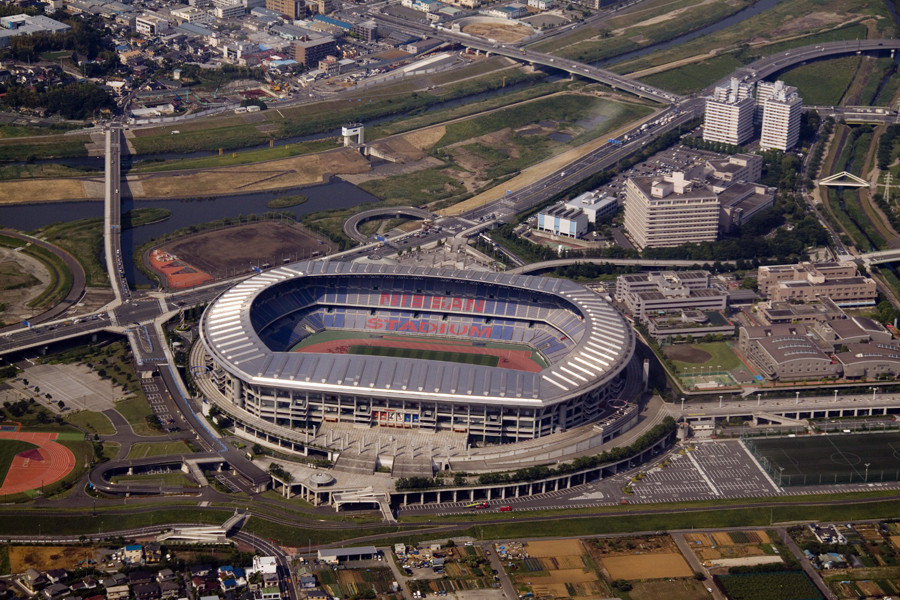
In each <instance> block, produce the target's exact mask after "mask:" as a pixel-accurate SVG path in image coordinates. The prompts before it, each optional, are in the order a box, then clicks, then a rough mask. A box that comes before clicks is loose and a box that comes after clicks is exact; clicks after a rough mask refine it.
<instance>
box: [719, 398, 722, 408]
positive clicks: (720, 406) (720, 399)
mask: <svg viewBox="0 0 900 600" xmlns="http://www.w3.org/2000/svg"><path fill="white" fill-rule="evenodd" d="M722 398H723V397H722V396H719V408H722Z"/></svg>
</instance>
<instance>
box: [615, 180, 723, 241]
mask: <svg viewBox="0 0 900 600" xmlns="http://www.w3.org/2000/svg"><path fill="white" fill-rule="evenodd" d="M718 226H719V199H718V197H717V196H716V194H715V192H713V191H711V190H709V189H708V188H707V187H706V186H704V185H702V184H697V183H695V182H692V181H688V180H686V179H685V178H684V173H673V174H672V175H671V176H669V175H667V176H664V177H635V178H630V179H628V181H627V182H626V184H625V229H626V231H627V232H628V235H629V236H630V237H631V240H632V242H633V243H634V245H635V246H636V247H637V248H638V250H643V249H644V248H655V247H661V246H678V245H681V244H685V243H688V242H712V241H715V239H716V235H717V233H718Z"/></svg>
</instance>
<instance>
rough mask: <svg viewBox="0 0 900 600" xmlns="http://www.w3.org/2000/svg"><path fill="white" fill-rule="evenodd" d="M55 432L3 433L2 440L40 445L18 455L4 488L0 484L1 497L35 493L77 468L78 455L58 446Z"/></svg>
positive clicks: (10, 468) (10, 467)
mask: <svg viewBox="0 0 900 600" xmlns="http://www.w3.org/2000/svg"><path fill="white" fill-rule="evenodd" d="M56 437H57V434H56V433H47V432H40V433H25V432H19V431H17V432H11V431H0V439H7V440H21V441H23V442H29V443H32V444H35V445H36V446H38V447H37V448H36V449H32V450H28V451H27V452H22V453H21V454H19V455H17V456H16V457H15V458H14V459H13V462H12V464H11V465H10V466H9V471H7V473H6V478H5V479H4V480H3V485H0V496H5V495H7V494H18V493H21V492H27V491H29V490H35V489H38V488H40V487H41V486H43V485H49V484H51V483H54V482H56V481H59V480H60V479H62V478H63V477H65V476H66V475H68V474H69V473H70V472H71V471H72V469H74V468H75V455H74V454H72V451H71V450H69V449H68V448H66V447H65V446H63V445H62V444H58V443H57V442H55V441H54V440H55V439H56Z"/></svg>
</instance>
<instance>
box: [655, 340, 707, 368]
mask: <svg viewBox="0 0 900 600" xmlns="http://www.w3.org/2000/svg"><path fill="white" fill-rule="evenodd" d="M663 353H664V354H665V355H666V356H667V357H668V358H671V359H672V360H677V361H681V362H685V363H694V364H698V365H702V364H703V363H705V362H706V361H708V360H709V359H711V358H712V354H710V353H709V352H707V351H706V350H700V349H699V348H691V347H690V346H685V345H683V344H678V345H675V346H665V347H664V348H663Z"/></svg>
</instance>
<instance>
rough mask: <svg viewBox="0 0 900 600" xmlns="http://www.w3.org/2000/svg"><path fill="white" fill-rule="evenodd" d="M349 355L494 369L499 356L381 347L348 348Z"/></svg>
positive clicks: (356, 346) (358, 346) (357, 346)
mask: <svg viewBox="0 0 900 600" xmlns="http://www.w3.org/2000/svg"><path fill="white" fill-rule="evenodd" d="M349 354H364V355H366V356H390V357H393V358H417V359H419V360H438V361H442V362H453V363H463V364H467V365H480V366H483V367H496V366H497V364H498V363H499V362H500V357H499V356H492V355H490V354H468V353H465V352H443V351H440V350H419V349H416V348H391V347H383V346H360V345H355V346H350V350H349Z"/></svg>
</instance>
